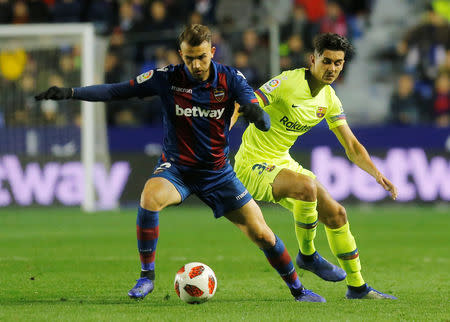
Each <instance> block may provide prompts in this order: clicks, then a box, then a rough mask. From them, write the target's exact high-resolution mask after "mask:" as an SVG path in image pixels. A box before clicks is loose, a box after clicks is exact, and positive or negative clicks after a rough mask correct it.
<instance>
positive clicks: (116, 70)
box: [105, 50, 123, 84]
mask: <svg viewBox="0 0 450 322" xmlns="http://www.w3.org/2000/svg"><path fill="white" fill-rule="evenodd" d="M122 66H123V65H122V64H121V63H120V55H119V54H118V53H117V52H116V51H115V50H110V51H108V53H107V54H106V57H105V83H106V84H112V83H120V82H121V81H122V73H123V70H122Z"/></svg>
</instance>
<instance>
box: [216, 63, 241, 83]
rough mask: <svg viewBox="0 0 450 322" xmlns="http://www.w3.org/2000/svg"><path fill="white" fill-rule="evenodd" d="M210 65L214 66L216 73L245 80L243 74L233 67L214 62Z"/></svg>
mask: <svg viewBox="0 0 450 322" xmlns="http://www.w3.org/2000/svg"><path fill="white" fill-rule="evenodd" d="M212 63H213V64H214V67H215V68H216V70H217V72H218V73H221V74H225V75H227V76H230V77H242V78H243V79H245V76H244V74H242V72H241V71H240V70H239V69H237V68H235V67H233V66H228V65H223V64H221V63H219V62H216V61H212Z"/></svg>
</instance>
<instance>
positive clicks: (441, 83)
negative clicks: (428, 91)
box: [431, 73, 450, 127]
mask: <svg viewBox="0 0 450 322" xmlns="http://www.w3.org/2000/svg"><path fill="white" fill-rule="evenodd" d="M449 92H450V83H449V74H448V73H441V74H440V75H439V76H438V77H437V78H436V80H435V82H434V92H433V98H432V101H431V106H432V108H433V119H434V124H435V125H436V126H438V127H449V126H450V93H449Z"/></svg>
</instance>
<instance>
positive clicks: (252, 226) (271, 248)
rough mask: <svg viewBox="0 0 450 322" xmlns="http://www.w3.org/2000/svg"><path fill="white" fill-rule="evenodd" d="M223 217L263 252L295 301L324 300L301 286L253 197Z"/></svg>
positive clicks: (285, 251)
mask: <svg viewBox="0 0 450 322" xmlns="http://www.w3.org/2000/svg"><path fill="white" fill-rule="evenodd" d="M225 217H226V218H227V219H228V220H230V221H231V222H232V223H234V224H235V225H236V226H237V227H238V228H239V229H240V230H241V231H242V232H243V233H244V234H245V235H246V236H248V238H249V239H250V240H252V241H253V242H254V243H255V244H256V245H257V246H258V247H259V248H260V249H261V250H262V251H263V252H264V254H265V256H266V258H267V260H268V261H269V263H270V264H271V265H272V267H273V268H275V270H276V271H277V272H278V274H280V276H281V277H282V278H283V280H284V281H285V283H286V285H287V286H288V287H289V289H290V291H291V293H292V295H293V296H294V297H295V299H296V300H297V301H301V302H325V299H324V298H323V297H321V296H320V295H318V294H315V293H314V292H312V291H310V290H307V289H305V288H304V287H303V285H302V284H301V282H300V280H299V278H298V276H297V272H296V271H295V268H294V264H293V263H292V260H291V257H290V255H289V253H288V252H287V250H286V247H285V246H284V244H283V241H282V240H281V239H280V238H278V237H277V236H276V235H275V234H274V233H273V232H272V230H271V229H270V228H269V226H267V224H266V222H265V220H264V217H263V215H262V213H261V210H260V208H259V207H258V205H257V204H256V202H255V201H254V200H253V199H251V200H250V201H249V202H247V203H246V204H245V205H244V206H242V207H241V208H239V209H237V210H233V211H231V212H228V213H226V214H225Z"/></svg>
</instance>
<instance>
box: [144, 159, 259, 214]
mask: <svg viewBox="0 0 450 322" xmlns="http://www.w3.org/2000/svg"><path fill="white" fill-rule="evenodd" d="M153 177H161V178H165V179H167V180H169V181H170V182H171V183H172V184H173V185H174V186H175V188H176V189H177V190H178V192H179V193H180V195H181V201H183V200H185V199H186V198H187V197H189V196H190V195H191V194H195V195H197V196H198V197H199V198H200V199H201V200H202V201H203V202H204V203H206V204H207V205H208V206H209V207H210V208H211V209H212V210H213V212H214V217H216V218H219V217H221V216H223V215H224V214H226V213H228V212H230V211H233V210H236V209H239V208H241V207H242V206H244V205H245V204H246V203H248V202H249V201H250V200H251V199H252V196H251V195H250V193H249V192H248V191H247V189H246V188H245V187H244V185H243V184H242V182H241V181H240V180H239V179H238V178H237V177H236V174H235V172H234V170H233V168H232V167H231V165H230V164H229V163H227V164H226V165H225V166H224V167H223V168H222V169H220V170H202V169H193V168H190V167H185V166H180V165H176V164H174V163H171V162H167V161H166V162H165V161H162V160H159V162H158V164H157V165H156V167H155V169H154V171H153V174H152V175H151V178H153Z"/></svg>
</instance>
